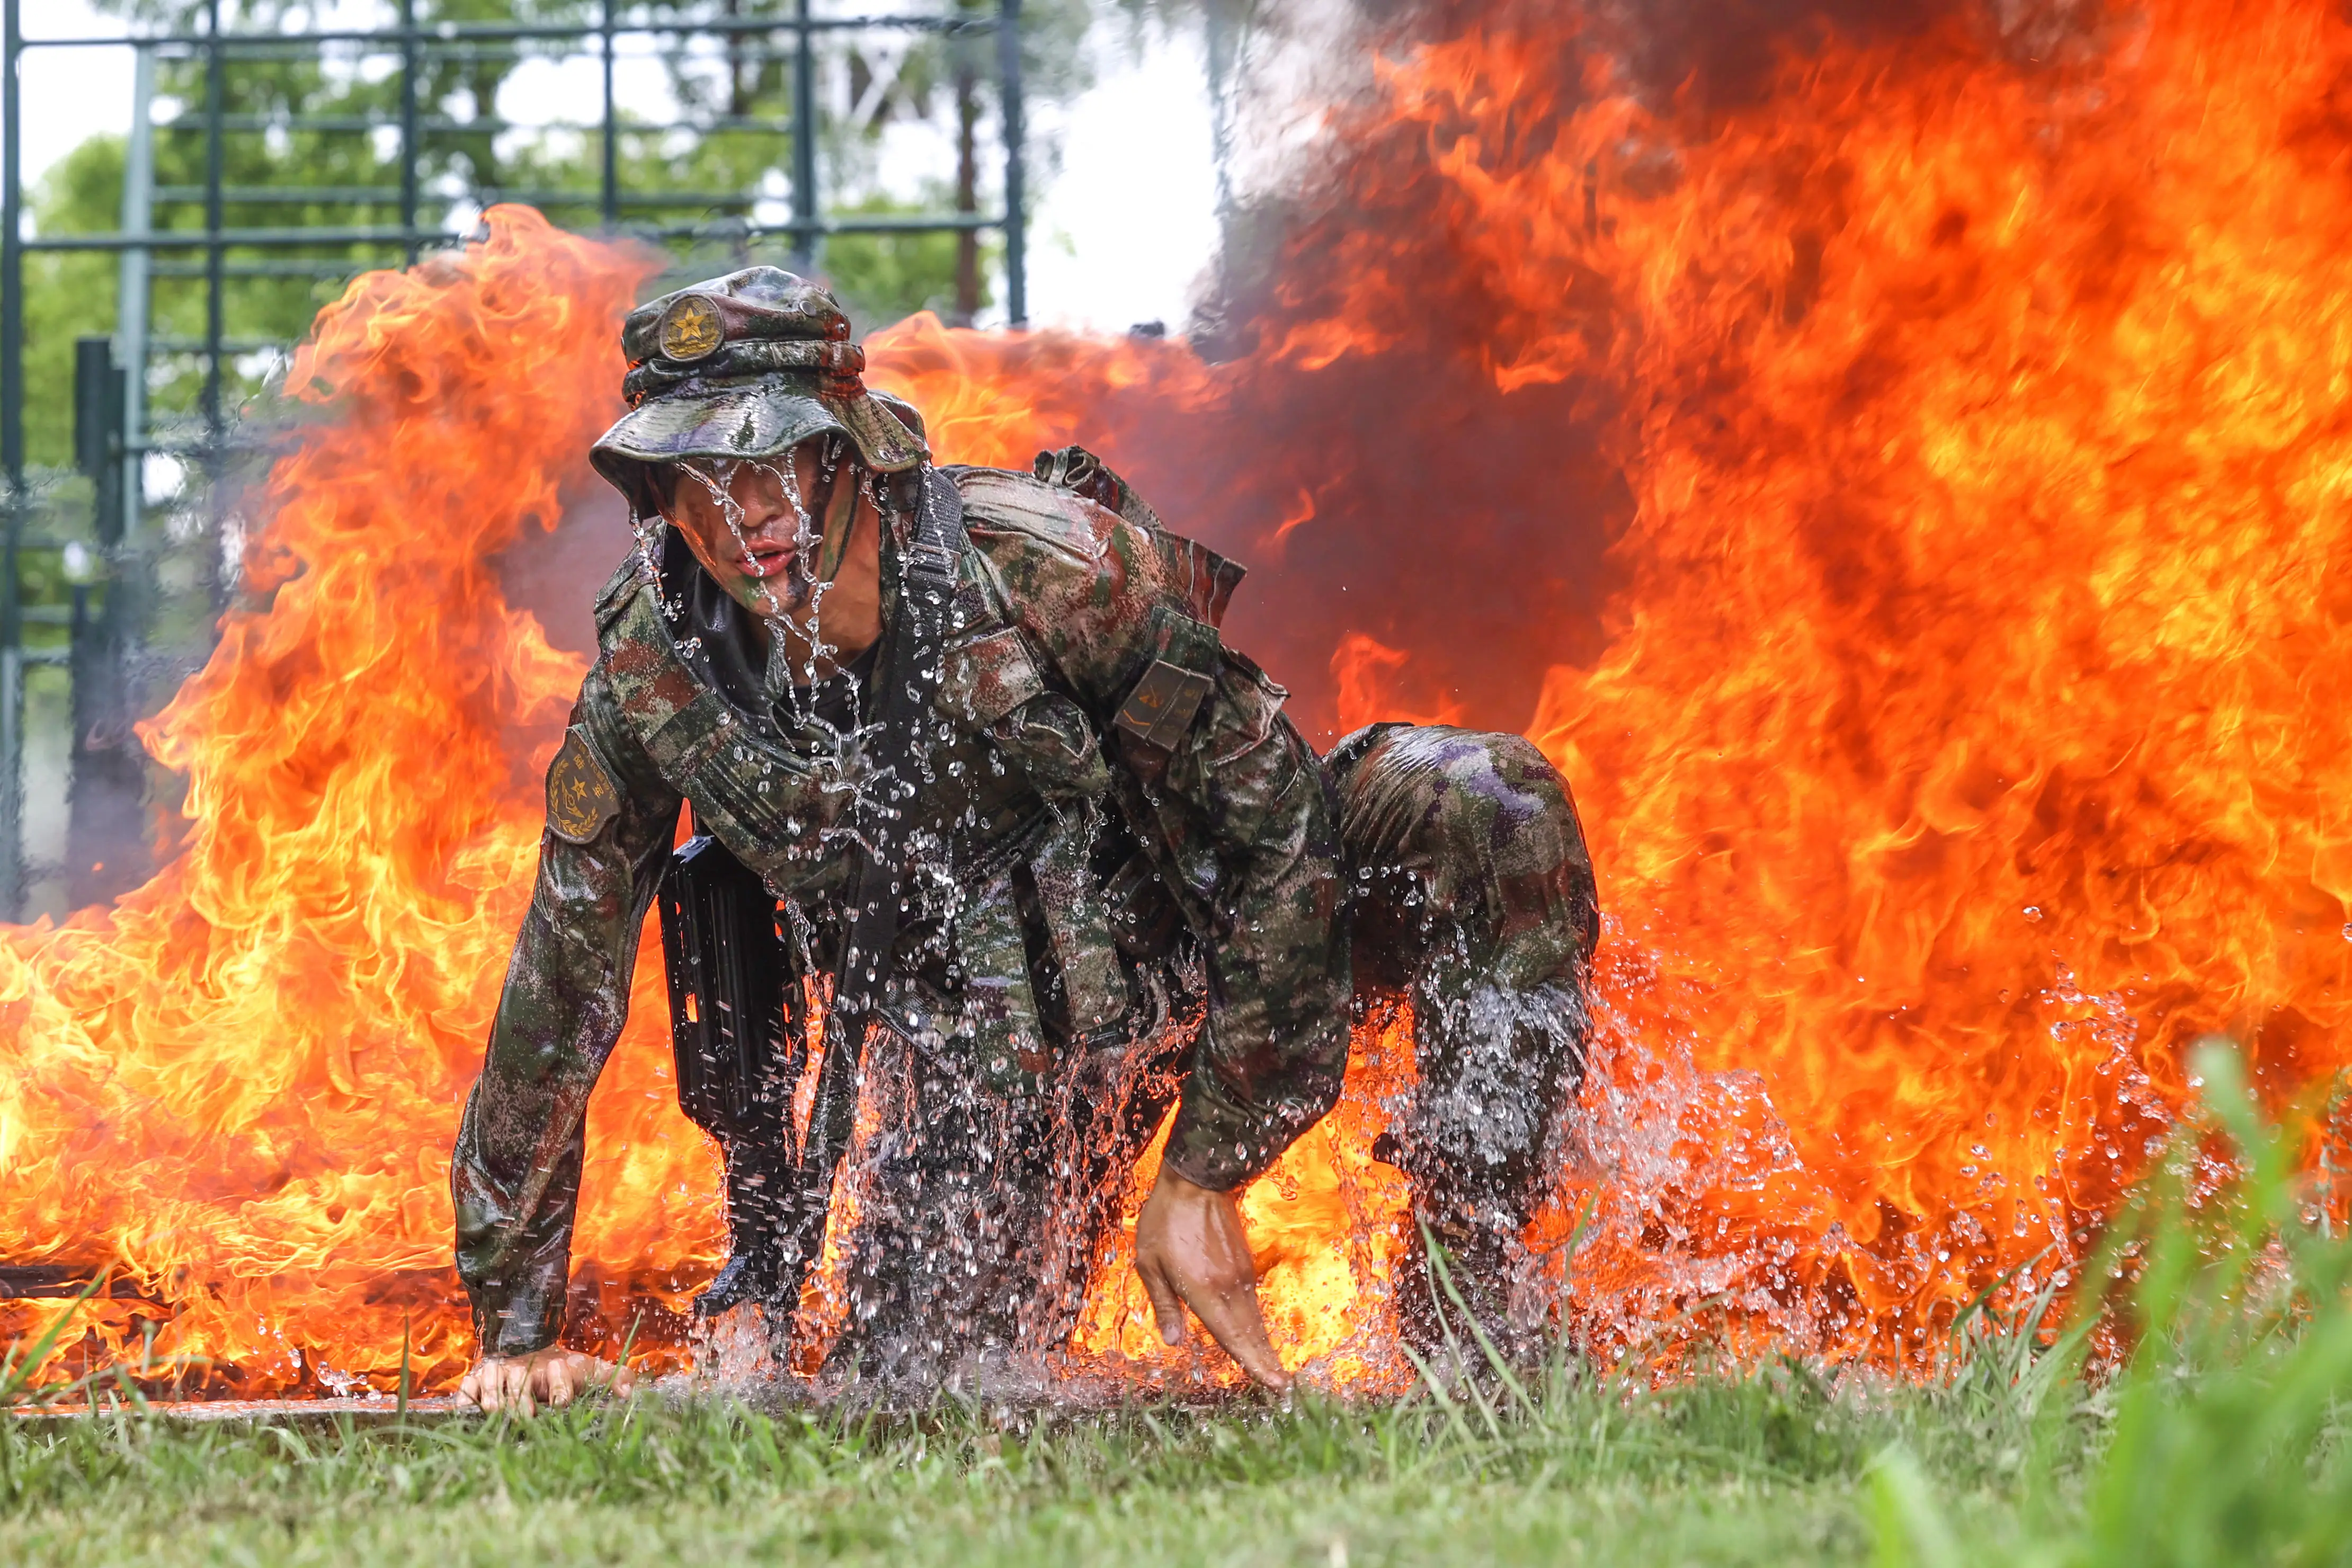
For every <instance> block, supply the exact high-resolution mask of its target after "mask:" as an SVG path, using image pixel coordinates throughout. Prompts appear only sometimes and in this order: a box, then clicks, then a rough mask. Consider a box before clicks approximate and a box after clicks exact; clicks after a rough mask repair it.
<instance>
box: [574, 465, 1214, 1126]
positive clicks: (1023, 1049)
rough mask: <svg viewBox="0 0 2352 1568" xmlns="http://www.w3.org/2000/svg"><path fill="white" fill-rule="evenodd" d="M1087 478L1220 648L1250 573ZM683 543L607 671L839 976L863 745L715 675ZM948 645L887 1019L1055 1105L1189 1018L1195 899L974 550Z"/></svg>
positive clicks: (647, 744)
mask: <svg viewBox="0 0 2352 1568" xmlns="http://www.w3.org/2000/svg"><path fill="white" fill-rule="evenodd" d="M1080 456H1081V457H1083V456H1084V455H1083V454H1080ZM1056 461H1058V462H1060V463H1061V465H1062V467H1061V469H1060V471H1059V472H1057V473H1056V474H1055V475H1054V476H1052V477H1053V478H1055V479H1057V480H1058V481H1060V482H1061V483H1062V484H1063V486H1064V488H1066V489H1074V490H1076V492H1077V493H1079V494H1082V495H1087V496H1088V499H1097V500H1099V499H1104V498H1100V497H1097V496H1095V495H1093V494H1091V493H1090V492H1089V490H1087V489H1081V488H1080V487H1079V486H1078V485H1076V484H1071V483H1069V477H1070V474H1071V469H1072V468H1073V467H1074V465H1072V464H1071V463H1070V462H1069V460H1068V458H1067V455H1066V454H1065V455H1064V456H1063V457H1062V458H1057V459H1056ZM1087 461H1088V462H1091V459H1087ZM954 472H955V470H949V473H950V478H952V477H953V474H954ZM1078 475H1079V477H1080V478H1082V479H1084V478H1088V477H1092V478H1094V480H1095V488H1097V489H1102V488H1104V487H1105V484H1106V477H1107V478H1108V484H1113V485H1116V487H1117V488H1116V490H1114V491H1112V492H1111V494H1110V496H1109V498H1108V499H1112V500H1127V501H1128V502H1129V505H1127V506H1120V507H1118V508H1117V510H1120V511H1121V512H1122V513H1123V514H1124V515H1127V516H1128V520H1129V521H1130V522H1135V523H1138V524H1139V526H1143V527H1145V528H1146V530H1147V531H1148V532H1150V535H1151V537H1152V538H1153V540H1154V542H1155V543H1156V544H1157V546H1158V548H1159V549H1160V552H1162V555H1163V557H1164V558H1165V559H1167V560H1168V561H1169V562H1170V563H1171V564H1175V565H1179V566H1180V567H1181V575H1180V576H1178V577H1176V579H1175V580H1176V581H1178V582H1180V583H1183V584H1188V585H1189V588H1190V593H1189V599H1190V604H1189V605H1188V606H1187V607H1188V608H1190V609H1192V611H1193V612H1194V614H1196V615H1197V616H1200V617H1201V620H1202V623H1204V626H1203V629H1204V630H1205V629H1207V626H1209V625H1213V621H1214V620H1215V619H1217V618H1221V617H1222V614H1223V609H1224V605H1225V603H1226V601H1227V600H1228V599H1229V597H1230V595H1231V594H1232V591H1233V588H1234V584H1235V583H1236V582H1238V580H1239V578H1240V576H1241V570H1240V568H1238V567H1235V566H1234V565H1232V564H1231V563H1226V562H1224V561H1223V559H1222V558H1220V557H1218V556H1216V555H1215V554H1214V553H1213V552H1209V551H1207V550H1205V549H1204V548H1202V547H1201V546H1199V545H1197V544H1194V543H1192V542H1190V541H1187V540H1183V539H1181V538H1180V537H1178V536H1176V535H1173V534H1170V533H1168V532H1167V531H1166V530H1165V529H1164V528H1163V527H1161V526H1160V523H1159V520H1158V518H1157V517H1156V516H1153V515H1152V514H1151V513H1150V510H1149V509H1148V508H1145V507H1143V506H1142V504H1141V503H1140V501H1139V500H1134V499H1133V497H1132V492H1131V491H1128V490H1127V489H1126V487H1125V486H1124V484H1123V483H1120V482H1118V481H1117V480H1116V479H1115V476H1108V470H1103V469H1101V468H1099V466H1098V465H1097V466H1095V467H1094V468H1093V469H1092V470H1091V474H1090V475H1089V473H1088V470H1087V469H1085V468H1079V469H1078ZM1040 477H1046V476H1044V475H1041V476H1040ZM665 534H666V530H663V529H661V528H659V527H658V526H657V527H656V530H655V531H654V533H653V534H652V536H651V537H650V542H649V546H648V555H649V558H641V559H640V560H638V561H637V562H635V563H632V565H631V567H630V568H628V569H626V570H625V571H624V572H623V573H622V574H620V575H618V576H616V577H615V578H614V581H613V583H612V584H610V585H609V586H608V587H607V589H606V590H605V592H604V595H602V596H601V597H600V600H599V603H598V605H597V626H598V633H599V639H600V642H601V644H602V649H603V651H602V656H601V658H600V660H599V663H600V665H601V668H602V673H603V675H604V680H605V683H606V685H607V686H608V687H609V689H610V690H611V693H612V695H613V698H614V701H615V705H616V707H617V716H618V720H619V721H620V723H621V724H622V725H623V726H624V727H625V729H626V730H627V731H628V732H629V734H630V735H631V737H633V738H634V740H635V742H636V743H637V744H638V745H639V746H641V747H642V748H643V751H644V752H645V754H646V757H647V758H648V759H649V760H650V761H651V763H652V764H653V766H654V768H655V769H656V771H657V772H658V773H660V775H661V777H662V779H663V781H664V782H665V783H666V784H667V785H668V786H669V787H670V788H671V789H673V790H675V791H676V792H677V794H678V795H682V796H684V797H685V799H686V801H687V802H688V805H690V807H691V808H692V811H693V814H694V816H693V819H694V824H695V826H696V829H697V831H698V832H701V833H707V834H709V835H710V836H712V837H715V838H716V839H717V840H718V841H719V843H720V844H722V845H723V846H724V847H726V849H727V850H728V851H729V852H730V853H731V854H732V855H733V856H734V857H735V858H736V859H738V860H740V862H741V863H742V864H743V865H744V866H745V867H747V868H750V869H751V871H752V872H754V873H756V874H757V875H758V876H759V878H760V879H761V881H763V882H764V884H765V885H766V889H767V890H768V892H769V894H770V895H772V897H773V898H774V899H775V900H777V903H778V921H777V929H778V931H779V932H780V933H781V934H782V937H783V939H784V943H785V949H786V955H787V963H788V966H789V970H790V973H791V975H792V977H793V980H794V981H798V980H800V979H803V978H805V977H813V976H816V975H820V974H823V973H829V970H830V963H829V962H828V960H829V959H830V957H831V956H832V950H831V949H830V948H829V947H828V945H827V944H828V943H829V942H838V940H839V930H838V922H837V921H836V920H835V905H836V904H838V903H839V902H840V901H841V900H843V899H844V897H845V889H846V879H847V875H848V868H849V865H850V862H851V856H850V855H849V854H848V853H847V852H846V849H847V845H846V841H845V837H844V835H845V831H846V828H845V823H846V818H847V813H846V810H845V807H846V805H847V803H848V802H849V800H850V799H851V797H852V793H853V791H854V790H855V788H856V784H857V773H858V767H859V752H860V749H861V748H860V744H859V741H858V738H857V737H856V736H850V737H847V738H845V741H844V742H842V743H840V744H838V745H829V744H827V743H825V742H827V741H828V740H830V738H818V740H817V742H816V743H814V744H812V738H811V737H810V736H808V735H806V734H802V735H794V734H791V733H788V732H787V731H786V730H785V729H784V727H783V726H782V724H781V723H779V722H778V721H777V720H776V718H775V716H774V715H773V714H772V712H770V711H766V710H761V711H751V710H746V709H745V708H744V707H742V706H740V705H738V704H737V703H736V702H733V701H730V700H729V699H728V698H727V697H726V696H725V695H724V694H723V693H722V692H721V691H719V689H716V687H715V685H714V683H713V682H712V681H711V680H710V679H709V678H707V677H706V676H705V675H703V674H702V673H700V672H698V669H697V668H696V661H695V659H694V658H693V656H692V652H691V650H690V649H689V648H686V647H681V645H680V642H679V641H678V639H677V637H676V636H675V635H674V633H673V631H672V629H671V626H670V625H669V624H668V617H667V616H666V615H665V613H664V600H663V589H662V578H661V573H660V571H659V570H657V569H656V568H655V567H654V565H653V564H652V561H654V560H658V559H660V557H659V555H658V554H657V553H653V552H660V551H662V550H663V549H664V548H666V546H667V541H666V539H665V538H664V535H665ZM887 610H888V605H886V606H885V611H886V614H887ZM948 625H949V632H948V636H947V638H946V640H945V645H944V648H943V662H942V668H941V686H940V699H939V701H938V704H937V713H936V717H937V719H938V721H939V723H938V725H937V727H936V730H935V731H934V733H933V736H932V738H931V744H930V746H929V753H928V762H929V766H928V769H927V771H926V776H925V778H924V780H923V782H922V784H921V787H920V789H919V792H918V795H917V798H916V800H915V801H914V803H913V804H912V805H911V806H910V807H909V811H910V815H911V817H912V823H911V826H910V827H909V829H908V831H907V832H906V833H905V834H904V835H903V837H904V839H905V841H906V845H907V851H906V852H907V855H908V864H909V869H910V870H912V871H913V872H914V875H913V876H912V878H911V879H910V885H911V886H912V887H913V888H914V889H915V893H914V897H913V898H912V899H911V900H909V905H908V909H907V910H906V913H905V915H904V917H903V918H902V921H901V931H900V936H899V943H898V952H897V957H896V962H895V963H894V965H893V969H894V975H893V977H892V979H891V981H890V983H889V984H888V985H887V988H886V992H885V1004H884V1009H885V1014H886V1016H887V1018H888V1020H889V1023H890V1025H891V1026H892V1027H893V1028H894V1029H895V1030H896V1031H898V1033H900V1034H902V1035H904V1036H905V1037H908V1039H910V1040H912V1041H914V1042H915V1043H916V1044H917V1045H918V1047H921V1048H925V1049H929V1050H935V1051H957V1052H965V1051H968V1052H970V1053H971V1057H972V1059H973V1060H974V1061H975V1062H976V1063H977V1064H978V1067H979V1068H980V1070H981V1073H982V1077H983V1078H984V1079H987V1080H988V1081H989V1082H991V1083H992V1085H993V1086H995V1087H996V1088H998V1089H1001V1090H1002V1091H1003V1092H1006V1093H1024V1092H1034V1091H1036V1090H1037V1089H1040V1088H1041V1087H1043V1085H1044V1083H1045V1081H1046V1080H1048V1079H1050V1078H1051V1077H1052V1075H1053V1074H1054V1072H1055V1065H1056V1062H1057V1060H1058V1059H1059V1058H1061V1057H1062V1055H1063V1054H1064V1053H1066V1052H1068V1051H1071V1050H1083V1049H1086V1048H1088V1047H1092V1046H1094V1045H1097V1044H1101V1043H1108V1042H1110V1041H1123V1040H1125V1039H1127V1038H1128V1037H1130V1036H1131V1035H1133V1034H1134V1033H1136V1032H1138V1031H1139V1030H1141V1029H1147V1028H1150V1027H1152V1026H1156V1025H1158V1024H1159V1023H1160V1022H1162V1021H1163V1020H1164V1019H1165V1017H1166V1016H1168V1015H1169V1014H1170V1013H1171V1012H1176V1011H1179V1010H1189V1007H1190V1005H1192V1003H1193V1002H1195V1001H1196V1000H1197V999H1196V998H1193V997H1192V996H1191V992H1192V988H1193V986H1194V985H1196V984H1197V982H1196V981H1188V980H1187V979H1186V978H1185V976H1186V974H1187V973H1188V972H1190V971H1188V966H1186V965H1185V964H1183V963H1181V957H1182V952H1183V949H1184V947H1185V945H1186V941H1187V937H1186V932H1185V922H1184V921H1183V920H1182V919H1181V916H1180V915H1179V913H1178V910H1177V908H1176V902H1177V901H1176V900H1171V896H1170V893H1169V890H1168V888H1167V886H1166V884H1165V883H1164V882H1163V880H1162V879H1161V878H1160V875H1159V872H1158V869H1157V868H1156V867H1155V864H1154V857H1153V856H1152V855H1151V854H1150V852H1149V851H1148V849H1147V848H1146V847H1145V844H1144V842H1143V840H1142V839H1141V838H1140V837H1139V834H1138V832H1137V831H1136V829H1137V828H1138V827H1139V826H1143V825H1139V824H1130V823H1129V821H1128V820H1127V817H1128V816H1129V814H1130V811H1131V809H1132V802H1133V799H1134V791H1133V790H1132V789H1131V788H1128V789H1117V790H1115V789H1113V788H1112V787H1111V785H1112V784H1113V779H1112V773H1111V770H1112V768H1113V767H1114V766H1116V765H1118V764H1116V763H1111V762H1108V761H1107V760H1106V758H1105V755H1104V748H1103V745H1102V742H1101V740H1100V738H1099V737H1098V735H1097V731H1096V728H1095V725H1094V723H1093V722H1092V721H1090V720H1089V719H1088V717H1087V713H1086V712H1085V710H1083V709H1082V708H1081V707H1080V705H1079V704H1078V703H1077V702H1076V700H1074V699H1073V698H1072V697H1071V696H1069V695H1068V694H1067V693H1066V691H1065V690H1063V689H1060V687H1059V683H1058V682H1057V681H1056V680H1055V676H1054V672H1053V671H1052V669H1051V668H1050V665H1049V664H1048V662H1047V661H1046V660H1045V658H1043V657H1041V655H1040V654H1039V653H1038V652H1037V650H1036V649H1035V648H1034V647H1032V646H1031V643H1030V641H1029V639H1028V638H1027V637H1024V635H1023V633H1022V632H1021V630H1020V629H1019V627H1018V626H1017V625H1016V622H1015V616H1013V612H1012V606H1010V605H1007V604H1005V603H1004V602H1003V599H1002V596H1001V590H1000V589H999V588H998V587H997V586H996V585H995V582H994V578H993V577H992V574H990V573H988V572H987V571H986V570H984V569H983V568H982V565H981V564H980V562H979V559H978V557H977V555H976V553H974V552H971V551H969V550H967V551H966V552H965V553H964V557H963V560H962V561H961V566H960V570H959V586H958V591H957V595H956V599H955V605H954V608H953V610H952V612H951V613H950V616H949V621H948ZM1192 657H1194V658H1202V657H1205V658H1208V659H1211V660H1213V658H1215V642H1214V634H1213V632H1211V633H1210V638H1209V646H1208V648H1207V649H1206V651H1205V655H1201V654H1196V655H1194V656H1192ZM1120 782H1122V783H1126V782H1129V781H1120ZM794 1012H795V1013H797V1009H794Z"/></svg>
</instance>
